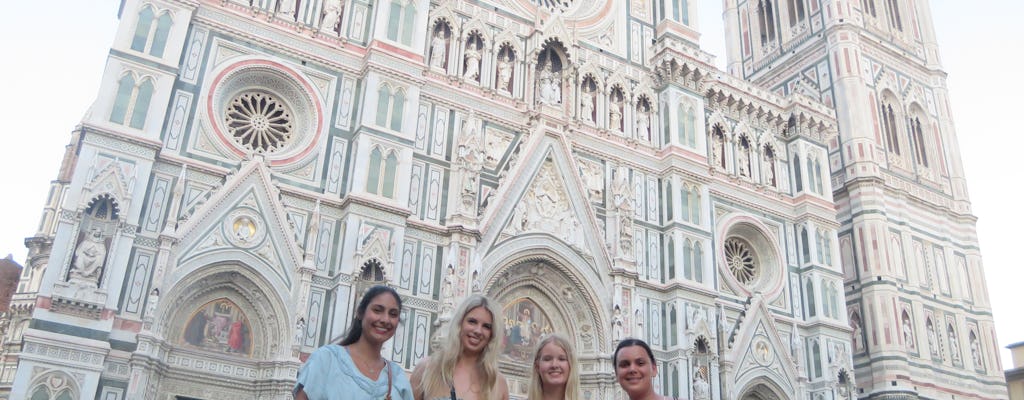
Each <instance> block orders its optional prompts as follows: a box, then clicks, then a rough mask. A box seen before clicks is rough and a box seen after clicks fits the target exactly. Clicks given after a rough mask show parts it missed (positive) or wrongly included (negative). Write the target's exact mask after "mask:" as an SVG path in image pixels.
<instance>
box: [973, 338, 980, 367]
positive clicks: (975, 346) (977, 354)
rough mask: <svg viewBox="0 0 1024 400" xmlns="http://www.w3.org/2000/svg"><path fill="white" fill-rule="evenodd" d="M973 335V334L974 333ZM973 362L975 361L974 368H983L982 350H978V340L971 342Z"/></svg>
mask: <svg viewBox="0 0 1024 400" xmlns="http://www.w3.org/2000/svg"><path fill="white" fill-rule="evenodd" d="M972 334H973V333H972ZM971 360H972V361H974V368H981V367H982V365H981V349H979V348H978V340H977V339H975V340H971Z"/></svg>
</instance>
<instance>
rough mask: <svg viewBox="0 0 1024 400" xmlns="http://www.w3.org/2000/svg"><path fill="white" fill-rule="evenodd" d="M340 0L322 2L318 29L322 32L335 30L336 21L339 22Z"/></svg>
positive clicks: (336, 27) (336, 28)
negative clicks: (321, 14)
mask: <svg viewBox="0 0 1024 400" xmlns="http://www.w3.org/2000/svg"><path fill="white" fill-rule="evenodd" d="M342 7H343V6H342V3H341V0H327V2H326V3H324V12H323V16H324V17H323V19H322V20H321V21H320V30H321V31H324V32H337V31H338V23H340V22H341V10H342Z"/></svg>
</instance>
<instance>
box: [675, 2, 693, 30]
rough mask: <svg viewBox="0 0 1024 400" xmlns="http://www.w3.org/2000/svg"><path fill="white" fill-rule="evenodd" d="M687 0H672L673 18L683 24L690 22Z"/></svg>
mask: <svg viewBox="0 0 1024 400" xmlns="http://www.w3.org/2000/svg"><path fill="white" fill-rule="evenodd" d="M686 3H687V1H686V0H672V19H673V20H675V21H677V22H681V23H682V24H683V25H689V24H690V10H689V9H688V7H687V4H686Z"/></svg>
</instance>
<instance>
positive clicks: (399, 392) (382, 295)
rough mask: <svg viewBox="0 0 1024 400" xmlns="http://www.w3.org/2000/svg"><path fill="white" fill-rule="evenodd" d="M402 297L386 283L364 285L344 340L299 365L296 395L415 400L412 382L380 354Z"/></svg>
mask: <svg viewBox="0 0 1024 400" xmlns="http://www.w3.org/2000/svg"><path fill="white" fill-rule="evenodd" d="M401 311H402V298H401V297H399V296H398V293H397V292H395V290H394V289H392V288H389V287H387V286H374V287H371V288H370V289H369V290H367V291H366V294H365V295H363V298H362V300H360V301H359V306H358V307H357V308H356V316H355V318H354V319H353V320H352V324H351V325H350V326H349V330H348V334H347V335H346V336H345V338H344V339H342V340H341V343H340V344H329V345H326V346H323V347H321V348H319V349H317V350H316V351H314V352H313V354H310V356H309V359H308V360H306V363H305V364H304V365H303V366H302V369H300V370H299V378H298V382H297V383H296V384H295V389H294V391H293V392H294V394H295V398H296V399H298V400H380V399H387V400H413V396H412V387H411V386H410V385H409V379H408V378H407V377H406V376H405V371H403V370H402V367H401V366H399V365H398V364H394V363H390V362H388V361H387V360H386V359H384V357H381V355H380V351H381V348H382V347H383V346H384V342H386V341H388V339H391V337H392V336H394V335H395V329H396V328H397V327H398V322H399V316H400V315H401Z"/></svg>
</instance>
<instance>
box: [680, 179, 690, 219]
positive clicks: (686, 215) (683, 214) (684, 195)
mask: <svg viewBox="0 0 1024 400" xmlns="http://www.w3.org/2000/svg"><path fill="white" fill-rule="evenodd" d="M679 200H680V201H682V203H683V205H682V206H681V207H679V218H682V220H683V221H686V222H690V186H689V185H687V184H685V183H684V184H683V185H682V188H681V189H680V190H679Z"/></svg>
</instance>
